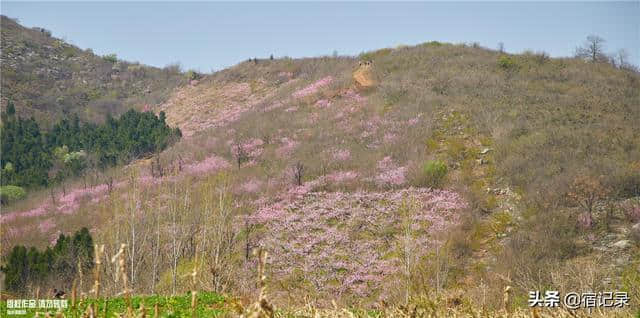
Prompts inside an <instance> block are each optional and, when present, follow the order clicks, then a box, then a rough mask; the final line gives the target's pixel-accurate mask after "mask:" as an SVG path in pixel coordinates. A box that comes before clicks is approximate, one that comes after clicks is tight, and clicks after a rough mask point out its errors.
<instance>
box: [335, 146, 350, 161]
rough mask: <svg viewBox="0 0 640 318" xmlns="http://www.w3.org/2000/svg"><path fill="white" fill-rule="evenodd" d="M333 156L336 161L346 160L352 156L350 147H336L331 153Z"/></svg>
mask: <svg viewBox="0 0 640 318" xmlns="http://www.w3.org/2000/svg"><path fill="white" fill-rule="evenodd" d="M331 157H332V158H333V160H336V161H345V160H349V159H350V158H351V151H349V149H336V150H334V151H333V153H331Z"/></svg>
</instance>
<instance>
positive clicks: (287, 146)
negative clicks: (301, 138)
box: [276, 137, 299, 157]
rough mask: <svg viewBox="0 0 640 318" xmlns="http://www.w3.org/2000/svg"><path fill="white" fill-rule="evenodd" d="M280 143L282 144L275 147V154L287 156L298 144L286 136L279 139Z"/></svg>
mask: <svg viewBox="0 0 640 318" xmlns="http://www.w3.org/2000/svg"><path fill="white" fill-rule="evenodd" d="M280 143H281V144H282V145H281V146H280V147H278V149H276V154H277V155H278V156H280V157H287V156H289V155H291V153H292V152H293V150H294V149H295V148H296V147H297V146H298V144H299V143H298V142H297V141H295V140H293V139H291V138H288V137H283V138H281V139H280Z"/></svg>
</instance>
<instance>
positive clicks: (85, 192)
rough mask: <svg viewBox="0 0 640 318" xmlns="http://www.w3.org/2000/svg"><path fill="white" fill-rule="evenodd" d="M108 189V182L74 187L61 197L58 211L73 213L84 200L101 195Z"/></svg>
mask: <svg viewBox="0 0 640 318" xmlns="http://www.w3.org/2000/svg"><path fill="white" fill-rule="evenodd" d="M107 190H108V187H107V185H106V184H100V185H97V186H95V187H91V188H87V189H83V188H78V189H73V190H71V191H69V192H67V194H66V195H64V196H62V198H60V199H59V205H58V211H59V212H60V213H63V214H72V213H73V212H75V211H76V210H77V209H78V208H79V207H80V202H81V201H82V200H86V199H91V198H94V197H98V196H101V195H102V194H104V193H105V192H107Z"/></svg>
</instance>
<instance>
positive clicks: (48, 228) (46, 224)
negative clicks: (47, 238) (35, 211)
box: [38, 218, 56, 233]
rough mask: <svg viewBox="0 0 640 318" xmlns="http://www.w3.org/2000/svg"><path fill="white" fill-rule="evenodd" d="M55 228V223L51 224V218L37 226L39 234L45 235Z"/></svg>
mask: <svg viewBox="0 0 640 318" xmlns="http://www.w3.org/2000/svg"><path fill="white" fill-rule="evenodd" d="M55 227H56V223H55V222H53V218H48V219H46V220H44V221H42V222H40V223H39V224H38V229H39V230H40V232H41V233H47V232H49V231H51V229H53V228H55Z"/></svg>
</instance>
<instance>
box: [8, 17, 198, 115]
mask: <svg viewBox="0 0 640 318" xmlns="http://www.w3.org/2000/svg"><path fill="white" fill-rule="evenodd" d="M0 23H1V26H0V29H1V30H2V34H1V37H2V41H0V42H1V44H2V47H1V50H2V55H1V56H0V61H1V62H2V106H3V107H4V106H6V103H7V101H8V100H9V99H11V100H12V101H13V102H14V104H15V107H16V111H17V113H18V114H19V115H21V116H23V117H30V116H34V117H35V118H36V120H38V121H39V122H41V123H45V124H51V123H53V122H55V120H56V119H58V118H61V117H63V116H68V115H70V114H78V115H79V116H80V118H81V119H84V120H89V121H101V120H103V118H104V116H105V115H106V114H111V115H114V116H115V115H117V114H120V113H122V112H124V111H126V110H127V109H130V108H138V109H142V107H143V105H145V104H150V105H153V104H156V103H160V102H162V101H163V100H164V99H165V98H166V97H167V94H168V93H169V92H170V91H171V90H173V88H175V87H176V86H178V85H180V84H182V83H184V82H186V78H185V77H184V75H183V74H181V73H180V70H179V68H177V67H176V66H173V67H168V68H166V69H158V68H155V67H150V66H145V65H141V64H139V63H130V62H126V61H122V60H118V59H117V57H116V56H115V55H113V56H105V57H100V56H97V55H95V54H94V53H93V52H92V51H91V50H90V49H87V50H81V49H79V48H78V47H76V46H74V45H71V44H68V43H66V42H65V41H63V40H61V39H57V38H55V37H52V36H51V32H50V31H48V30H45V29H42V28H32V29H29V28H25V27H23V26H21V25H19V24H18V23H16V22H15V21H14V20H12V19H11V18H8V17H6V16H1V17H0Z"/></svg>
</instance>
